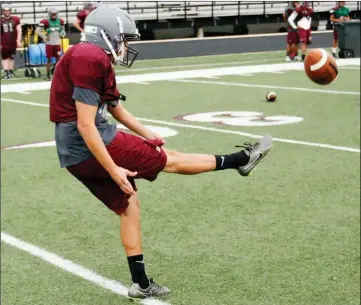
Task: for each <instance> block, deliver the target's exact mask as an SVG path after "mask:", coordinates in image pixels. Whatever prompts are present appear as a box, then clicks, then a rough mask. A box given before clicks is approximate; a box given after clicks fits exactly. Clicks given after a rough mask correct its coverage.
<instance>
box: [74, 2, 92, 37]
mask: <svg viewBox="0 0 361 305" xmlns="http://www.w3.org/2000/svg"><path fill="white" fill-rule="evenodd" d="M95 8H96V7H95V6H94V5H93V4H91V3H90V2H87V3H85V4H84V7H83V9H82V10H81V11H79V12H78V13H77V14H76V20H75V21H74V23H73V25H74V27H75V28H76V29H77V30H78V31H79V32H80V41H84V33H83V32H84V22H85V19H86V17H87V16H88V15H89V13H90V12H91V11H93V10H94V9H95Z"/></svg>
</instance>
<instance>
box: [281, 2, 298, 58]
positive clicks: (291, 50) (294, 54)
mask: <svg viewBox="0 0 361 305" xmlns="http://www.w3.org/2000/svg"><path fill="white" fill-rule="evenodd" d="M299 5H300V2H299V1H291V2H290V3H289V4H288V5H287V6H286V8H285V11H284V13H283V20H284V22H286V23H287V32H288V33H287V49H286V52H287V54H286V61H291V60H294V59H297V60H301V57H299V56H298V33H297V30H295V29H294V28H293V27H292V26H291V25H290V24H289V22H288V18H289V17H290V16H291V15H292V13H293V11H294V10H295V8H296V7H298V6H299Z"/></svg>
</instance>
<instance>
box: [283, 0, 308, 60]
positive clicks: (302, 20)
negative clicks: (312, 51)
mask: <svg viewBox="0 0 361 305" xmlns="http://www.w3.org/2000/svg"><path fill="white" fill-rule="evenodd" d="M312 14H313V9H312V8H311V7H310V5H309V1H303V2H302V4H301V5H300V6H298V7H296V8H295V10H294V11H293V13H292V14H291V16H290V17H289V18H288V22H289V24H290V25H291V26H292V28H293V29H295V30H297V32H298V38H299V41H300V43H301V50H302V60H304V59H305V57H306V53H307V44H310V43H311V41H312V37H311V22H312V18H311V16H312Z"/></svg>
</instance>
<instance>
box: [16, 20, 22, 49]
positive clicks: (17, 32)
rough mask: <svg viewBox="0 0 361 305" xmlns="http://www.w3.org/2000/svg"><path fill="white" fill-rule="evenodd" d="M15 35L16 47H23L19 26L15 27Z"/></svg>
mask: <svg viewBox="0 0 361 305" xmlns="http://www.w3.org/2000/svg"><path fill="white" fill-rule="evenodd" d="M16 34H17V36H16V47H18V48H21V47H22V46H23V45H22V43H21V35H22V29H21V25H20V24H18V25H17V26H16Z"/></svg>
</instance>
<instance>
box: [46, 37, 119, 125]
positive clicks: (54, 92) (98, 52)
mask: <svg viewBox="0 0 361 305" xmlns="http://www.w3.org/2000/svg"><path fill="white" fill-rule="evenodd" d="M74 87H82V88H86V89H90V90H93V91H95V92H97V93H98V94H99V95H100V101H101V104H102V105H103V104H104V103H106V102H111V101H116V100H118V99H119V95H120V93H119V91H118V89H117V84H116V80H115V73H114V69H113V66H112V63H111V61H110V59H109V57H108V55H107V54H106V53H105V52H104V50H103V49H101V48H99V47H98V46H96V45H93V44H90V43H80V44H77V45H74V46H72V47H71V48H70V49H69V50H68V51H67V52H66V53H65V54H64V55H63V56H62V57H61V59H60V60H59V62H58V64H57V65H56V69H55V73H54V76H53V81H52V83H51V89H50V121H52V122H54V123H67V122H72V121H76V120H77V111H76V107H75V101H74V100H73V98H72V96H73V91H74Z"/></svg>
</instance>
